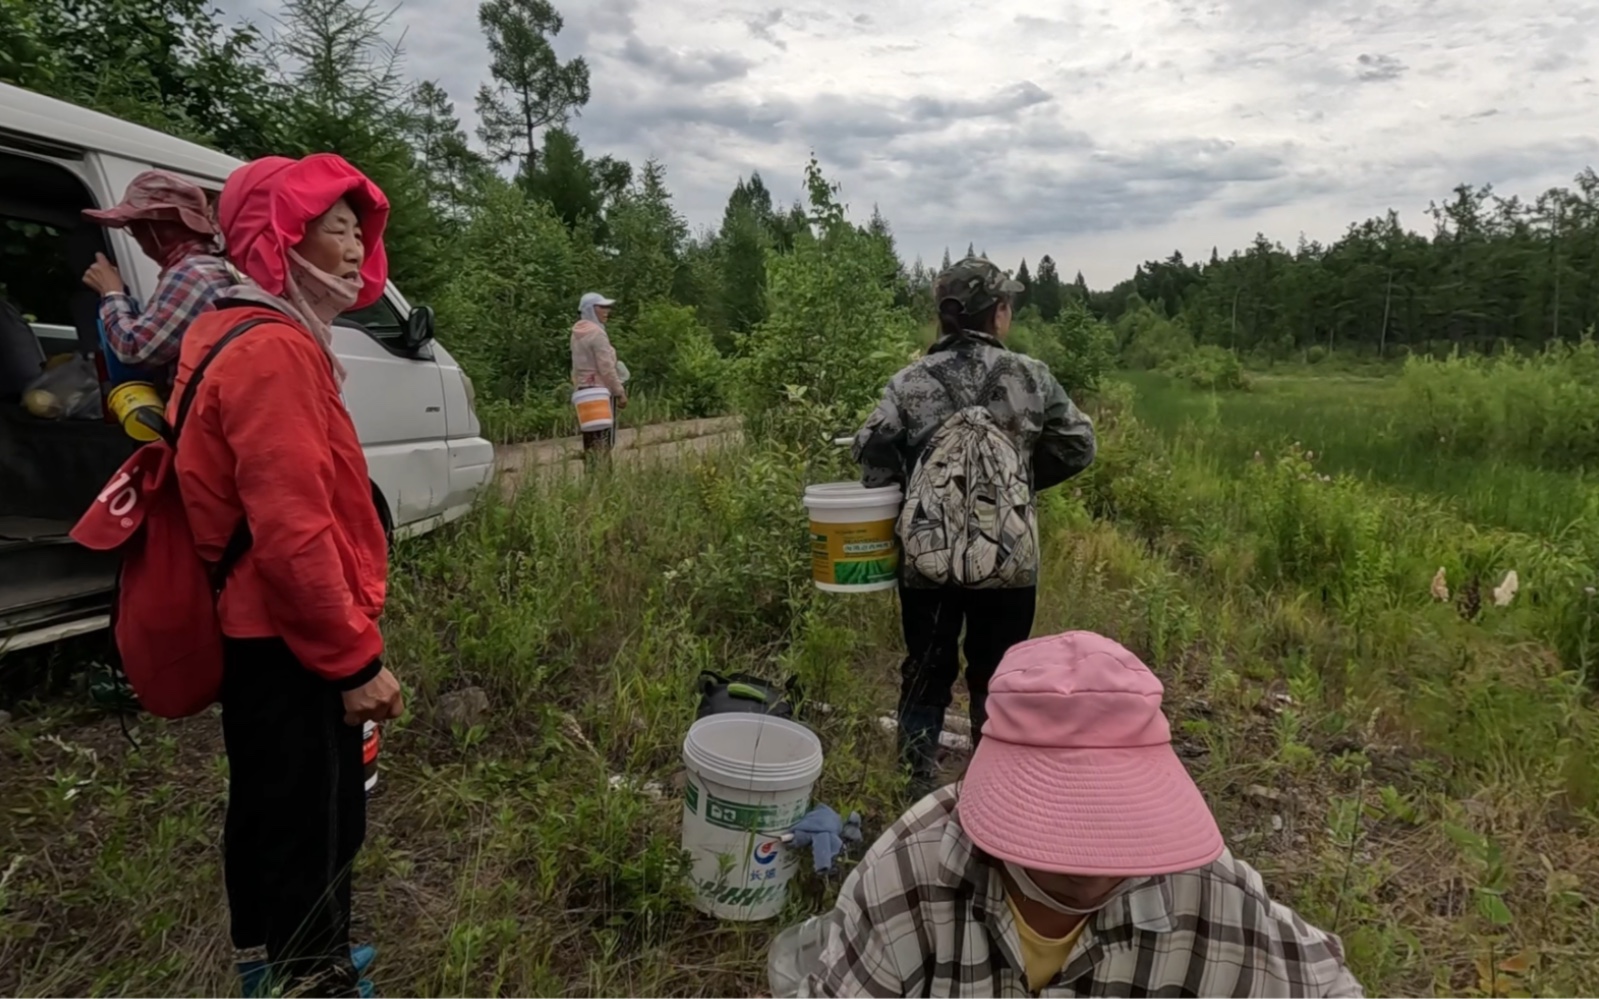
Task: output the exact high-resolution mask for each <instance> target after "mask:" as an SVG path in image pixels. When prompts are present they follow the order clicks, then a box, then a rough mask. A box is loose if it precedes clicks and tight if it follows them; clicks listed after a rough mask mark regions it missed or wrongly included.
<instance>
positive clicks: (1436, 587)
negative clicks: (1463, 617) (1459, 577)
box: [1432, 565, 1449, 603]
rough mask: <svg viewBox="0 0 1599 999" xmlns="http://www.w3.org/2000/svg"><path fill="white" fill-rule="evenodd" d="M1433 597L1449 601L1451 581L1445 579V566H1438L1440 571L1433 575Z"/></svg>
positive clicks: (1444, 601)
mask: <svg viewBox="0 0 1599 999" xmlns="http://www.w3.org/2000/svg"><path fill="white" fill-rule="evenodd" d="M1432 598H1433V599H1434V600H1436V601H1438V602H1439V603H1448V602H1449V583H1448V582H1447V581H1446V580H1445V579H1444V567H1443V566H1441V565H1440V566H1439V567H1438V573H1437V574H1436V575H1435V576H1433V577H1432Z"/></svg>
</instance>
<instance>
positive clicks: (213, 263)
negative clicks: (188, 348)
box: [100, 254, 238, 371]
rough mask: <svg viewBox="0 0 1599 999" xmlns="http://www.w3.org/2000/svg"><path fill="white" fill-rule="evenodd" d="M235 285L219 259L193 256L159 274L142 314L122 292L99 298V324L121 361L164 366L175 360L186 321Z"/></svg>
mask: <svg viewBox="0 0 1599 999" xmlns="http://www.w3.org/2000/svg"><path fill="white" fill-rule="evenodd" d="M237 283H238V282H236V281H235V280H234V279H233V277H232V276H231V275H230V274H229V273H228V265H227V264H225V263H223V262H222V260H221V258H219V257H214V256H211V255H210V254H197V255H195V256H192V257H186V258H184V259H183V260H181V261H179V262H178V264H177V265H176V266H174V267H172V268H170V269H168V270H167V271H166V272H165V273H163V274H162V275H161V282H160V283H159V284H157V285H156V288H155V297H153V298H152V299H151V300H150V306H149V308H147V309H145V310H144V313H143V315H141V314H140V313H139V309H138V305H137V303H135V302H134V300H133V299H132V298H131V297H129V296H128V295H126V294H124V293H122V292H112V293H111V294H109V295H105V296H102V297H101V299H100V322H101V323H103V324H104V325H105V340H106V346H107V347H109V348H110V349H111V353H113V354H115V355H116V357H117V360H119V361H121V362H122V363H123V364H126V365H129V366H132V367H136V368H143V369H144V370H146V371H151V370H157V369H161V368H165V367H167V366H168V365H170V364H172V363H173V362H175V361H177V359H178V348H179V347H180V346H181V345H182V343H183V333H184V331H185V330H187V329H188V328H189V324H190V323H192V322H194V321H195V320H196V319H198V318H199V317H200V313H202V312H204V311H205V310H206V309H208V308H210V306H211V303H212V302H213V301H215V300H216V298H217V297H218V296H220V295H221V294H222V293H223V292H224V291H226V290H228V288H230V287H232V286H233V285H234V284H237Z"/></svg>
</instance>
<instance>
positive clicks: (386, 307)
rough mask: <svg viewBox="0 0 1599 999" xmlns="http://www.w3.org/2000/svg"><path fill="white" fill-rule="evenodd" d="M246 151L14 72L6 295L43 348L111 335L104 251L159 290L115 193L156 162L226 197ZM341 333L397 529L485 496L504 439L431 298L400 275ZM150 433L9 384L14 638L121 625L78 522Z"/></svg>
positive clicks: (7, 605)
mask: <svg viewBox="0 0 1599 999" xmlns="http://www.w3.org/2000/svg"><path fill="white" fill-rule="evenodd" d="M239 165H240V161H239V160H235V159H233V158H231V157H228V156H224V155H222V154H221V153H217V152H214V151H212V150H209V149H205V148H203V147H201V146H197V145H194V144H193V143H189V142H184V141H181V140H179V139H174V138H172V137H171V136H168V135H164V134H162V133H160V132H157V131H154V130H152V129H148V128H143V127H140V126H138V125H133V124H130V123H128V122H125V121H121V120H119V119H116V118H112V117H110V116H108V115H103V114H98V113H96V112H93V111H88V110H85V109H84V108H80V107H77V106H76V105H73V104H68V103H65V102H63V101H58V100H53V99H51V98H48V97H42V96H40V95H39V94H36V93H33V92H32V91H28V90H22V89H19V88H17V87H13V86H8V85H4V84H0V301H4V302H6V303H9V305H11V306H13V307H15V308H16V309H17V310H18V311H20V312H21V313H22V314H23V315H24V316H26V317H29V325H31V327H32V329H33V332H34V334H35V337H36V338H37V340H38V341H39V343H40V345H41V347H42V355H43V356H50V355H55V354H59V353H65V352H68V351H73V350H76V349H79V347H80V345H82V346H83V347H84V348H93V347H96V346H97V344H98V331H97V327H96V324H95V317H96V308H97V302H98V298H97V296H96V295H95V293H94V292H93V291H91V290H90V289H88V288H86V287H85V286H84V285H83V283H82V275H83V272H84V271H85V270H86V269H87V268H88V266H89V264H90V263H91V262H93V260H94V254H95V253H96V252H97V251H98V252H102V253H105V254H106V255H107V256H108V257H110V258H111V259H112V260H113V261H114V262H115V263H116V265H117V267H118V268H119V269H120V270H121V272H122V277H123V280H124V281H126V282H127V284H128V286H129V291H130V292H131V293H132V294H133V295H134V296H135V297H137V298H138V299H140V300H141V301H149V299H150V296H151V295H152V294H153V292H154V291H155V285H156V278H157V268H156V265H155V264H154V263H153V262H152V261H151V260H149V259H148V258H147V257H145V255H144V254H143V253H141V252H140V251H139V248H138V246H137V245H136V244H135V243H134V242H133V240H132V238H130V237H129V236H128V235H127V233H126V232H124V231H121V230H115V229H104V228H102V227H100V226H98V225H96V224H94V223H93V222H89V221H87V220H85V219H83V217H82V214H81V212H82V210H83V209H85V208H104V207H108V206H110V205H112V204H115V203H116V202H117V201H118V200H120V199H121V197H122V193H123V191H124V190H125V189H126V188H127V186H128V182H129V181H131V180H132V179H133V178H134V176H136V175H137V174H139V173H140V172H142V171H144V170H148V169H150V168H152V167H159V168H161V169H164V170H170V171H172V172H174V173H177V174H181V175H183V176H185V177H188V178H189V179H191V180H193V181H195V182H196V183H198V184H199V185H200V186H201V187H203V188H205V189H206V190H207V191H208V192H210V193H211V194H212V195H213V197H214V196H215V194H216V193H217V192H220V191H221V189H222V183H223V181H224V180H226V179H227V177H228V174H229V173H231V172H232V171H233V169H234V168H235V167H237V166H239ZM13 329H14V330H15V326H13ZM23 336H24V338H25V334H24V335H23ZM0 346H3V345H0ZM16 347H17V345H16V344H11V345H10V348H11V356H12V358H13V364H14V363H15V361H14V358H15V355H16ZM28 347H29V349H31V344H29V345H28ZM334 349H335V351H336V352H337V353H338V355H339V357H340V358H341V359H342V360H343V361H344V364H345V366H346V367H347V368H348V369H349V378H348V380H347V381H346V382H345V398H346V400H347V402H348V404H349V407H350V414H351V416H352V417H354V420H355V426H356V429H357V431H358V432H359V433H360V435H361V443H362V445H363V446H364V448H365V450H366V457H367V463H368V465H369V467H370V469H371V474H372V493H373V499H374V502H375V503H376V504H377V508H378V513H379V516H381V517H382V518H383V522H384V526H385V527H386V528H388V529H389V531H390V532H391V535H392V536H393V537H395V538H404V537H408V536H413V535H417V534H421V533H424V532H426V531H429V530H431V529H433V528H434V527H437V526H438V525H440V524H443V523H446V522H448V521H450V520H453V519H455V518H457V517H459V516H461V515H462V514H464V513H466V512H467V511H468V510H470V509H471V506H472V503H473V500H474V499H475V498H476V497H477V495H478V494H479V492H480V491H481V490H482V489H483V487H484V486H485V484H486V483H487V482H488V481H489V479H490V477H491V476H492V474H493V467H494V448H493V445H491V444H490V443H489V442H488V441H486V440H484V439H483V437H482V431H481V428H480V427H479V425H478V420H477V415H476V414H475V413H474V412H473V395H472V383H471V381H470V380H469V379H468V378H467V377H466V375H465V373H464V372H462V371H461V368H460V366H459V365H457V364H456V363H455V361H454V360H452V359H451V357H450V355H449V352H448V351H446V350H445V349H444V348H443V346H441V345H440V344H439V343H438V342H437V341H435V340H434V339H433V313H432V311H431V310H430V309H427V308H426V307H413V306H411V305H410V304H408V303H407V302H406V300H405V298H404V297H403V296H401V294H400V292H399V290H398V289H396V288H395V287H394V286H393V285H392V284H391V285H389V287H388V289H387V291H386V293H385V295H384V297H383V298H382V299H381V300H380V301H379V302H378V303H377V304H376V305H374V306H372V307H371V308H368V309H363V310H360V311H359V312H355V313H351V314H349V315H347V316H345V317H342V318H341V319H340V320H339V321H338V323H337V324H336V328H335V335H334ZM11 380H12V381H13V382H14V381H15V379H14V378H13V379H11ZM135 446H136V444H135V442H134V441H132V440H131V439H130V438H128V437H127V435H126V434H125V433H124V432H123V431H122V429H121V428H120V427H117V426H114V425H112V424H110V423H106V422H103V421H100V420H63V421H51V420H41V419H37V418H35V417H33V416H31V415H29V414H28V413H27V412H26V411H25V410H24V409H23V408H22V406H21V405H20V403H19V398H18V396H17V394H16V393H15V392H12V393H10V394H9V396H7V397H0V654H3V653H4V652H5V651H8V650H14V649H19V648H26V647H28V646H33V645H39V644H42V643H45V642H51V641H56V640H58V639H62V638H66V637H70V636H72V635H78V634H84V633H86V632H90V631H94V630H96V629H99V628H104V627H105V626H106V625H107V623H108V610H109V606H110V596H111V591H112V583H113V579H114V573H115V569H116V564H115V561H114V560H110V559H107V558H106V557H104V556H103V555H100V554H98V553H94V552H89V551H87V550H85V549H83V548H80V547H78V546H77V545H75V544H73V543H72V541H71V540H70V539H68V537H67V532H68V531H69V530H70V529H71V527H72V525H73V524H74V523H75V522H76V521H77V519H78V517H79V515H80V514H82V513H83V511H84V510H85V509H87V508H88V505H89V503H90V502H91V501H92V500H93V499H94V497H95V494H96V493H98V492H99V490H100V488H101V487H102V486H103V485H104V484H105V481H106V479H107V478H108V477H109V476H110V475H111V473H112V472H114V471H115V470H116V468H117V466H118V465H119V464H120V463H121V462H122V461H123V459H125V458H126V457H127V455H128V454H129V453H131V451H132V449H133V448H134V447H135Z"/></svg>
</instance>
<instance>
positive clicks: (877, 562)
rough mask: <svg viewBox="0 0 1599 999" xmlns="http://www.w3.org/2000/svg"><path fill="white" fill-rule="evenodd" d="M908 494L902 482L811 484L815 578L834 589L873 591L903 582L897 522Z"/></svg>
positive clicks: (809, 498) (807, 490)
mask: <svg viewBox="0 0 1599 999" xmlns="http://www.w3.org/2000/svg"><path fill="white" fill-rule="evenodd" d="M903 502H904V494H903V493H901V492H900V488H899V487H898V486H882V487H880V488H877V489H868V488H866V487H865V486H863V485H861V484H860V483H859V482H825V483H822V484H821V485H816V486H807V487H806V488H805V508H806V509H807V510H809V511H810V515H811V580H812V582H814V583H815V584H816V587H817V589H820V590H826V591H827V592H828V593H870V592H872V591H873V590H892V589H893V588H894V587H896V586H898V585H899V557H900V553H899V538H898V536H897V535H896V534H895V533H894V523H895V521H896V520H898V519H899V508H900V506H901V504H902V503H903Z"/></svg>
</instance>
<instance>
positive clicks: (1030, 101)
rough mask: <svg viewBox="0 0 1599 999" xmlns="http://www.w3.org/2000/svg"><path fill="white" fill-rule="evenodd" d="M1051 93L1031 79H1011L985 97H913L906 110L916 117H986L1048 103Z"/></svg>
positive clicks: (930, 119) (924, 118) (920, 118)
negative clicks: (961, 98) (1005, 85)
mask: <svg viewBox="0 0 1599 999" xmlns="http://www.w3.org/2000/svg"><path fill="white" fill-rule="evenodd" d="M1051 100H1053V97H1052V96H1051V95H1050V93H1049V92H1048V91H1047V90H1045V89H1044V88H1043V87H1040V86H1039V85H1038V84H1036V83H1034V82H1033V81H1031V80H1023V81H1022V82H1020V83H1013V84H1011V85H1010V86H1008V87H1005V88H1004V89H1002V90H1000V91H999V92H997V93H994V94H991V95H990V96H988V97H979V98H966V99H963V100H955V101H946V100H941V99H939V98H936V97H913V98H911V100H910V102H909V105H908V107H907V111H908V112H909V113H910V115H911V117H912V118H915V119H916V120H918V121H932V120H938V119H958V118H987V117H989V116H991V115H1005V114H1010V113H1012V112H1016V111H1021V110H1023V109H1025V108H1030V107H1034V106H1036V105H1039V104H1047V103H1049V102H1050V101H1051Z"/></svg>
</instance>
